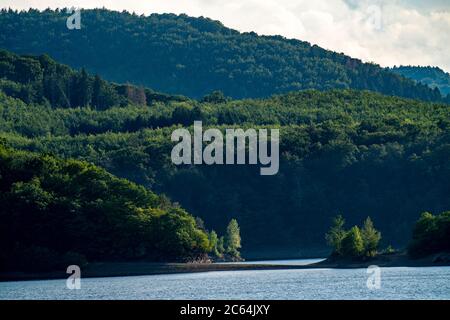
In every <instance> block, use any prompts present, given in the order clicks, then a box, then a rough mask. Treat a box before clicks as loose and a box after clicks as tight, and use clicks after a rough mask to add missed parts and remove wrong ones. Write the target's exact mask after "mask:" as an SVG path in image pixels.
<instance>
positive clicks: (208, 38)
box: [0, 9, 441, 101]
mask: <svg viewBox="0 0 450 320" xmlns="http://www.w3.org/2000/svg"><path fill="white" fill-rule="evenodd" d="M68 16H69V14H67V13H66V11H65V10H56V11H51V10H46V11H43V12H39V11H37V10H29V11H27V12H25V11H24V12H15V11H11V10H2V11H1V13H0V48H5V49H9V50H12V51H14V52H16V53H21V54H44V53H46V54H49V55H50V56H52V57H53V58H55V59H56V60H58V61H60V62H62V63H66V64H69V65H70V66H72V67H75V68H81V67H86V68H87V69H88V70H89V71H91V72H93V73H99V74H101V75H102V76H104V77H105V78H106V79H108V80H112V81H116V82H120V83H126V82H131V83H134V84H137V85H144V86H147V87H151V88H153V89H155V90H159V91H163V92H168V93H172V94H182V95H186V96H189V97H193V98H199V97H202V96H204V95H206V94H208V93H210V92H211V91H213V90H221V91H223V92H224V93H225V95H226V96H231V97H233V98H256V97H267V96H270V95H272V94H277V93H285V92H289V91H295V90H300V89H319V90H325V89H331V88H352V89H367V90H373V91H378V92H381V93H384V94H388V95H397V96H402V97H409V98H415V99H422V100H426V101H439V100H441V96H440V93H439V91H438V90H432V89H430V88H428V87H427V86H425V85H421V84H415V82H414V81H411V80H409V79H405V78H403V77H401V76H399V75H397V74H394V73H391V72H389V71H387V70H385V69H383V68H380V67H379V66H378V65H375V64H368V63H362V62H361V61H360V60H358V59H353V58H351V57H348V56H346V55H344V54H339V53H336V52H332V51H327V50H324V49H322V48H320V47H318V46H315V45H314V46H311V45H310V44H309V43H307V42H303V41H298V40H289V39H285V38H283V37H280V36H258V35H257V34H255V33H239V32H238V31H235V30H232V29H229V28H226V27H224V26H223V25H222V24H221V23H220V22H217V21H212V20H210V19H206V18H192V17H188V16H186V15H179V16H177V15H173V14H162V15H160V14H152V15H150V16H148V17H145V16H138V15H135V14H130V13H127V12H122V13H119V12H114V11H108V10H105V9H96V10H84V11H82V13H81V29H80V30H69V29H67V27H66V19H67V17H68Z"/></svg>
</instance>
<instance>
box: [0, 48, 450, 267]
mask: <svg viewBox="0 0 450 320" xmlns="http://www.w3.org/2000/svg"><path fill="white" fill-rule="evenodd" d="M1 56H2V58H1V59H0V68H2V69H1V70H3V71H4V73H3V74H2V75H1V76H0V78H1V80H0V83H1V84H2V86H1V87H0V138H4V139H5V145H8V146H9V147H12V148H14V149H22V150H26V151H35V152H40V153H43V154H53V155H55V156H57V157H61V158H63V159H66V160H67V159H70V158H76V159H80V160H85V161H88V162H90V163H94V164H95V165H98V166H100V167H103V168H104V169H106V170H107V171H108V172H110V173H112V174H114V175H116V176H118V177H121V178H126V179H128V180H131V181H133V182H135V183H137V184H140V185H143V186H145V187H147V188H149V189H150V190H154V191H155V192H157V193H163V194H166V195H167V196H169V197H170V199H172V200H173V201H176V202H178V203H179V204H180V205H181V206H182V207H183V208H186V210H188V212H190V213H192V214H193V215H195V216H197V217H200V218H202V219H204V221H205V222H206V229H207V230H212V229H214V230H216V231H218V232H219V234H225V232H226V230H225V226H226V224H227V223H228V221H230V220H231V219H233V218H236V219H237V220H238V221H239V226H240V228H241V231H242V239H243V240H242V246H243V254H244V256H251V255H253V256H254V257H255V256H256V257H260V258H261V257H268V256H270V252H273V253H275V254H276V255H277V256H273V257H278V258H279V257H280V255H284V254H286V255H291V256H298V255H299V254H307V253H305V251H306V250H314V249H315V248H319V249H321V248H323V247H324V244H325V242H324V237H323V235H324V233H325V232H326V230H327V229H328V225H329V222H330V220H331V218H332V217H333V216H335V215H337V214H340V213H342V214H345V216H346V217H347V219H348V222H349V223H350V224H354V223H359V221H361V220H362V219H364V218H365V217H367V216H371V217H372V218H373V220H374V221H375V223H376V225H377V226H378V227H379V229H380V231H381V232H382V233H383V241H384V243H383V246H386V245H388V244H393V245H395V246H404V245H405V244H406V241H408V240H409V239H410V236H411V230H412V227H413V225H414V223H415V221H416V220H417V218H418V217H419V214H420V213H421V212H424V211H430V212H442V211H445V210H448V209H449V208H450V189H449V188H448V181H449V180H450V167H449V161H448V159H449V158H450V135H449V132H450V120H449V119H450V108H449V107H448V105H446V104H437V103H427V102H421V101H417V100H411V99H404V98H398V97H389V96H385V95H382V94H379V93H374V92H368V91H361V90H327V91H324V92H321V91H317V90H305V91H299V92H292V93H289V94H283V95H275V96H273V97H271V98H268V99H246V100H230V99H226V98H224V97H223V96H221V95H220V94H213V95H210V96H207V97H205V98H204V99H202V100H200V101H198V100H193V99H188V98H182V97H178V98H177V97H173V96H164V95H161V94H158V95H157V96H158V97H166V98H158V99H156V98H152V97H153V95H147V92H148V91H147V89H144V88H138V87H133V86H129V85H128V86H127V87H129V88H128V89H127V90H125V93H123V92H122V91H121V90H117V89H118V88H120V87H121V85H117V84H113V83H110V82H106V81H104V80H102V79H101V78H100V77H93V76H92V75H90V74H89V73H87V72H83V71H74V70H72V69H70V68H69V67H67V66H66V67H65V66H63V65H60V64H58V63H56V62H54V61H53V60H51V59H50V58H49V57H48V56H41V57H37V58H36V57H23V56H17V55H14V54H10V53H8V52H5V51H3V53H2V55H1ZM5 70H6V71H5ZM24 77H25V78H24ZM27 77H28V78H27ZM95 83H97V86H94V84H95ZM98 84H101V85H98ZM95 88H97V89H95ZM99 88H102V90H99ZM131 88H133V89H132V90H131ZM94 89H95V90H94ZM135 90H137V92H140V94H135V93H136V92H135ZM94 92H97V93H96V94H94ZM101 92H103V93H104V94H100V95H99V93H101ZM127 92H128V93H127ZM22 93H23V94H24V95H23V96H21V94H22ZM142 93H143V94H142ZM98 96H100V97H113V99H112V100H111V103H112V105H111V106H108V105H103V106H102V105H100V106H99V105H97V104H96V102H95V101H97V100H96V99H97V98H98ZM144 96H145V99H144ZM94 97H97V98H95V99H94ZM137 97H140V98H142V99H137ZM17 98H20V100H19V99H17ZM27 98H30V99H29V100H27ZM65 98H67V99H65ZM136 99H137V100H136ZM21 100H22V101H21ZM143 100H145V102H146V103H145V104H144V103H143V102H144V101H143ZM64 101H66V102H67V101H72V102H71V103H70V104H64ZM99 101H108V100H107V99H106V100H105V99H104V100H102V99H100V100H99ZM194 120H202V121H203V125H204V127H205V128H206V127H215V128H219V129H221V130H225V129H226V128H230V127H235V126H238V127H242V128H243V129H246V128H279V129H280V171H279V173H278V174H277V175H274V176H270V177H261V176H260V175H259V168H257V167H255V166H252V165H248V166H244V165H240V166H220V165H217V166H206V165H201V166H193V167H190V166H175V165H174V164H173V163H172V162H171V159H170V154H171V149H172V147H173V143H172V141H171V133H172V132H173V130H174V129H175V128H178V127H179V125H183V126H191V125H192V123H193V121H194ZM2 152H3V153H2ZM2 157H3V158H2ZM28 157H29V156H28V155H26V154H21V153H16V151H14V150H9V149H6V150H5V151H2V150H0V188H1V189H0V190H1V191H2V192H1V193H0V214H4V215H5V216H6V217H9V216H11V212H12V211H11V210H15V211H17V210H16V207H11V205H9V204H10V203H12V204H14V205H15V206H21V207H20V208H22V209H20V210H21V211H20V210H19V211H18V212H22V213H23V215H22V213H21V215H20V216H14V219H15V218H17V219H18V220H6V218H5V219H3V218H2V219H3V220H2V221H8V224H6V222H5V223H3V224H2V225H4V228H6V229H7V230H8V229H9V226H10V225H14V226H20V228H19V229H17V230H20V235H21V236H23V237H24V239H23V241H25V242H23V243H24V244H25V248H23V246H21V247H18V248H17V250H18V251H15V252H18V253H19V257H23V256H26V255H28V253H30V251H29V250H31V253H30V254H36V255H37V256H39V255H41V254H42V250H43V248H44V249H45V248H47V249H48V250H50V253H49V252H48V251H46V250H44V251H45V252H46V254H51V252H53V251H55V250H56V251H57V252H60V253H63V252H64V251H65V250H70V251H74V252H76V253H81V254H85V255H86V254H87V257H88V259H89V258H90V257H92V256H91V255H90V254H88V252H85V250H84V249H85V248H81V249H83V250H81V249H79V248H70V247H67V248H62V249H59V248H53V247H50V248H49V247H48V243H49V242H46V241H47V240H48V239H47V238H46V237H45V234H46V232H45V231H46V230H48V228H47V226H46V225H47V222H48V221H47V220H40V221H38V222H42V223H43V224H42V226H45V228H47V229H45V228H44V229H42V230H44V231H42V230H41V229H39V230H41V231H42V232H43V233H42V234H43V238H42V239H43V240H42V241H43V242H42V243H39V246H38V248H30V247H29V246H28V245H29V244H30V242H26V241H27V240H26V239H28V238H27V234H28V229H26V228H28V227H29V226H28V225H27V224H22V221H27V219H28V214H31V215H33V214H34V213H35V212H41V213H44V215H42V216H41V217H40V218H43V219H44V218H45V219H46V217H47V216H48V215H47V213H49V214H50V215H51V217H50V218H51V219H53V217H55V216H53V214H54V213H55V212H57V211H56V210H57V209H58V208H60V209H61V210H65V212H64V214H61V215H56V217H57V218H58V219H59V218H61V219H65V218H66V216H65V214H69V215H71V213H70V210H69V211H67V210H66V209H67V208H69V209H72V207H73V208H74V210H76V212H79V213H80V215H81V216H80V217H83V219H84V217H86V220H89V217H90V216H89V214H90V213H91V212H92V211H89V210H91V208H92V206H97V205H98V206H99V208H100V209H101V211H100V213H101V214H102V215H103V213H104V214H105V215H104V216H102V217H100V218H102V219H103V218H104V219H109V218H113V219H116V218H117V219H119V220H118V224H114V225H112V226H111V228H113V230H114V232H113V233H112V234H113V235H116V234H117V233H116V231H117V230H119V229H116V227H117V228H122V226H123V224H122V219H126V221H128V218H126V217H128V215H131V216H130V217H129V218H130V219H132V221H134V220H133V219H135V217H134V215H135V213H136V212H137V213H136V214H138V215H139V217H138V218H139V219H140V218H141V216H140V213H139V212H141V211H140V209H139V208H143V209H144V208H146V207H145V203H142V202H140V201H137V202H136V201H134V198H135V197H134V196H133V194H136V193H133V192H134V191H132V190H135V189H136V188H138V187H137V186H135V185H133V184H121V183H119V182H118V180H116V179H113V178H111V177H110V176H109V175H108V174H106V173H105V172H103V171H101V170H100V169H98V168H93V167H90V166H87V164H86V163H84V164H76V168H75V169H77V168H79V169H80V170H81V171H82V172H78V169H77V170H75V171H73V170H72V165H71V163H72V162H71V160H67V161H69V163H66V162H65V161H66V160H62V162H58V163H60V164H57V165H56V169H55V167H52V166H50V167H49V168H50V169H51V170H50V171H49V170H47V169H45V168H47V167H48V166H49V165H50V164H51V163H53V161H57V160H51V159H50V158H45V157H44V158H43V159H44V160H42V161H41V160H40V159H41V158H39V156H36V155H34V156H31V158H32V161H31V162H30V161H22V160H20V159H28ZM14 159H19V160H17V161H20V163H17V162H14ZM47 160H48V161H50V162H51V163H50V164H47V162H48V161H47ZM42 163H43V164H42ZM69 164H70V166H68V165H69ZM42 166H44V167H42ZM45 166H47V167H45ZM41 168H42V170H41ZM28 169H30V170H31V172H29V171H28ZM69 169H70V172H68V170H69ZM91 169H92V170H91ZM17 170H19V171H17ZM99 170H100V171H99ZM23 172H24V173H23ZM72 175H74V176H72ZM86 175H87V176H88V177H92V179H90V178H89V179H88V178H85V176H86ZM8 177H12V178H8ZM15 177H16V178H17V179H16V178H15ZM13 178H14V179H16V180H14V179H13ZM5 179H7V180H5ZM84 179H87V180H86V182H83V181H84ZM78 180H80V181H78ZM55 183H56V184H55ZM110 183H112V184H113V185H114V186H116V185H117V183H118V184H119V186H123V187H124V188H125V189H123V190H124V192H125V194H122V191H119V190H116V188H115V187H114V186H110V185H109V184H110ZM124 183H125V182H124ZM97 184H99V188H100V189H99V190H100V194H101V197H100V198H98V197H97V196H96V194H97V191H96V190H97V189H95V194H92V193H82V194H78V193H76V190H77V188H79V187H81V188H87V187H88V186H89V187H90V186H95V185H97ZM60 186H65V187H67V188H69V189H68V190H69V191H65V190H67V189H61V188H60ZM127 186H128V187H129V188H128V187H127ZM72 187H73V190H72V189H71V188H72ZM120 188H122V187H120ZM128 189H131V190H128ZM120 190H122V189H120ZM127 190H128V191H127ZM136 190H137V189H136ZM138 191H139V192H140V193H142V194H145V193H144V191H143V190H142V188H138ZM64 192H65V193H64ZM128 192H131V195H132V196H131V197H129V195H130V193H128ZM67 194H68V195H70V197H68V196H67ZM116 194H117V197H119V198H120V201H122V200H123V201H122V203H123V204H124V206H125V204H126V203H130V204H133V203H134V205H132V206H131V208H128V205H126V206H125V207H124V206H118V207H117V210H119V211H120V212H125V216H126V217H125V216H122V215H121V214H120V212H117V211H114V210H113V211H112V212H111V214H114V217H112V216H109V214H108V211H107V208H109V207H111V208H112V207H113V206H115V204H114V203H111V202H110V200H111V198H112V199H115V198H114V197H115V196H116ZM6 195H8V198H5V196H6ZM73 197H74V198H73ZM103 197H104V198H103ZM11 199H12V200H11ZM2 201H5V202H4V203H5V205H3V206H2V205H1V204H2V203H3V202H2ZM65 201H67V203H68V204H66V202H65ZM8 205H9V206H8ZM78 205H81V207H80V208H79V207H78ZM22 206H23V207H22ZM30 206H31V207H30ZM134 206H136V208H137V209H136V210H137V211H135V208H134ZM114 208H116V207H114ZM149 208H158V203H149ZM78 209H79V211H77V210H78ZM128 209H130V210H131V211H130V210H128ZM175 209H176V208H175ZM58 210H59V209H58ZM86 210H88V211H86ZM144 211H145V210H144ZM116 213H117V216H116ZM169 217H170V216H167V218H169ZM0 218H1V217H0ZM142 218H144V220H145V219H146V215H144V216H143V217H142ZM153 218H154V217H151V216H150V217H149V219H153ZM175 218H177V216H175V217H174V219H175ZM58 219H55V220H52V221H53V222H55V224H54V225H51V227H52V228H53V227H55V230H58V229H57V227H56V226H58V224H59V222H60V220H58ZM139 219H138V220H139ZM186 219H187V220H186V224H185V223H181V224H180V225H179V226H180V227H183V228H184V227H186V228H188V232H189V233H190V232H192V236H193V237H194V236H196V234H197V233H198V232H197V231H198V230H197V227H198V228H200V229H203V228H205V225H204V224H203V223H198V224H196V226H197V227H195V228H194V227H192V217H190V216H189V217H187V216H186ZM152 221H155V222H156V221H160V220H158V219H154V220H152ZM144 222H145V221H144ZM177 223H178V222H176V221H175V224H176V226H177V225H178V224H177ZM126 225H127V226H128V224H126ZM144 225H145V223H144V224H143V225H141V224H140V223H138V225H137V226H136V227H137V228H140V227H141V226H142V227H143V226H144ZM202 225H203V227H201V226H202ZM87 226H89V227H91V225H89V224H87ZM150 227H152V228H153V226H150ZM23 228H25V229H23ZM127 228H128V227H127ZM0 229H1V227H0ZM120 230H121V229H120ZM127 230H130V234H131V233H133V232H134V230H135V229H133V228H131V229H127ZM150 230H153V229H150ZM156 230H158V229H156ZM104 231H105V230H101V232H104ZM203 231H204V233H205V235H208V236H211V237H212V235H213V233H212V231H211V233H207V232H206V231H205V230H203ZM64 232H67V233H66V235H68V236H69V235H70V237H72V236H76V234H75V233H72V230H67V229H64ZM105 232H106V231H105ZM117 232H119V231H117ZM152 232H153V233H152V234H153V235H155V234H159V231H152ZM183 232H184V231H182V232H181V233H180V232H176V230H175V232H173V233H172V232H169V233H168V236H170V237H172V236H173V237H175V239H172V238H171V239H172V240H173V241H174V242H175V243H176V248H180V247H179V244H180V243H181V248H182V249H183V248H184V244H183V243H185V242H184V241H185V240H186V241H187V243H194V244H195V243H196V242H195V241H194V242H192V241H191V240H192V239H191V238H185V237H184V236H183V234H184V233H183ZM4 234H5V233H3V232H1V230H0V240H2V238H1V237H2V236H3V235H4ZM18 234H19V233H18ZM127 234H128V233H127ZM9 235H11V234H9ZM179 236H181V239H180V238H178V237H179ZM201 238H204V237H203V236H202V237H201ZM212 238H214V237H212ZM69 239H71V238H69ZM145 239H148V238H145ZM12 240H14V239H13V237H9V238H7V239H6V240H4V241H3V240H2V241H0V243H5V244H6V247H8V246H9V245H8V243H11V241H12ZM44 240H45V241H44ZM163 240H164V239H163ZM169 240H170V239H169ZM143 241H144V240H143ZM145 241H147V240H145ZM145 241H144V242H145ZM148 241H149V242H145V243H146V245H145V249H146V251H145V252H148V253H149V255H148V258H152V256H154V255H162V256H163V257H167V256H168V255H169V253H170V252H169V253H168V252H165V251H164V250H166V249H167V248H168V247H166V246H165V245H161V246H162V248H161V251H159V249H158V250H157V249H155V248H154V247H153V246H152V245H151V243H152V241H153V240H151V241H150V240H148ZM164 241H165V240H164ZM213 242H214V241H213ZM86 243H89V241H87V242H86ZM129 243H131V242H129ZM56 245H59V244H56ZM147 245H148V246H147ZM127 246H128V243H126V246H125V247H127ZM125 247H123V248H122V247H121V248H119V249H120V250H122V249H123V250H125ZM169 247H170V246H169ZM196 247H197V245H194V247H190V246H188V248H187V249H189V250H188V254H187V256H188V258H189V257H190V256H192V255H195V254H197V251H196V250H195V248H196ZM207 247H208V248H204V250H201V252H204V251H210V252H211V250H213V249H212V248H213V246H212V245H211V243H210V244H209V245H207ZM219 247H220V246H219ZM102 248H104V247H103V244H102ZM0 249H2V248H1V247H0ZM119 249H118V250H119ZM183 250H184V249H183ZM192 250H193V251H192ZM283 250H284V251H283ZM2 251H5V250H0V252H2ZM5 252H7V251H5ZM8 252H9V253H10V251H8ZM117 252H118V251H116V252H114V254H113V255H112V256H113V257H114V256H115V255H116V254H117V255H121V253H117ZM183 252H184V251H182V253H181V254H179V253H176V254H174V256H175V257H174V258H173V259H180V258H185V257H186V254H184V253H183ZM9 253H8V254H9ZM170 254H172V253H170ZM316 254H317V253H316ZM64 255H65V254H64ZM103 257H104V258H105V259H106V258H108V257H109V256H108V255H105V256H103ZM134 257H135V258H138V257H141V256H134ZM1 258H2V256H1V254H0V260H1ZM143 258H145V257H143ZM18 262H19V263H20V261H18Z"/></svg>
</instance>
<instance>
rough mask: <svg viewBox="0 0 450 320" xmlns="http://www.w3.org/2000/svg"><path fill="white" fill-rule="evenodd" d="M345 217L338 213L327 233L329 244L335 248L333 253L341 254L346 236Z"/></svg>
mask: <svg viewBox="0 0 450 320" xmlns="http://www.w3.org/2000/svg"><path fill="white" fill-rule="evenodd" d="M344 224H345V219H344V218H343V217H342V216H341V215H338V216H336V217H335V218H333V225H332V226H331V228H330V231H328V233H327V234H326V235H325V239H326V240H327V243H328V245H329V246H330V247H331V248H332V249H333V254H336V255H341V254H342V252H341V245H342V239H344V237H345V233H346V232H345V230H344Z"/></svg>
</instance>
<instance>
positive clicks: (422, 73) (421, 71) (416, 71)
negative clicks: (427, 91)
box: [391, 66, 450, 96]
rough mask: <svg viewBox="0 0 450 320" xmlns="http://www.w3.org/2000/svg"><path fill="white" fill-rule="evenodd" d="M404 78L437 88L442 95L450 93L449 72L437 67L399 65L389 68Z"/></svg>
mask: <svg viewBox="0 0 450 320" xmlns="http://www.w3.org/2000/svg"><path fill="white" fill-rule="evenodd" d="M391 70H392V72H395V73H398V74H400V75H402V76H404V77H406V78H410V79H413V80H415V81H417V82H421V83H423V84H426V85H428V86H430V87H431V88H438V89H439V90H440V91H441V93H442V95H443V96H446V95H448V94H450V74H449V73H447V72H445V71H444V70H442V69H441V68H438V67H420V66H417V67H416V66H400V67H394V68H392V69H391Z"/></svg>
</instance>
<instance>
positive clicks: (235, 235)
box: [225, 219, 241, 257]
mask: <svg viewBox="0 0 450 320" xmlns="http://www.w3.org/2000/svg"><path fill="white" fill-rule="evenodd" d="M225 247H226V252H227V253H228V254H230V255H231V256H233V257H239V256H240V253H239V249H240V248H241V235H240V228H239V224H238V222H237V220H236V219H231V221H230V223H229V224H228V227H227V234H226V237H225Z"/></svg>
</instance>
